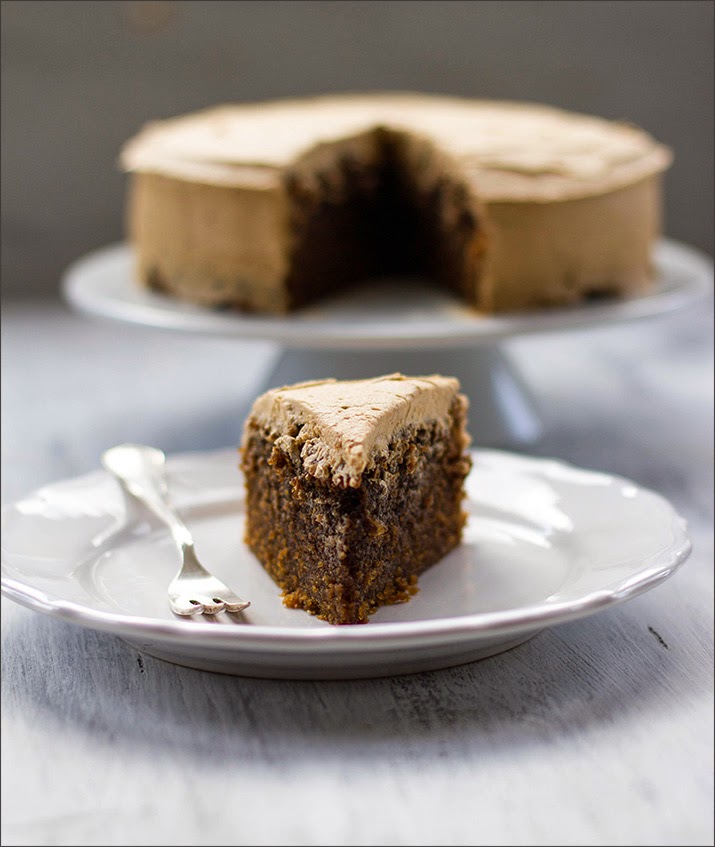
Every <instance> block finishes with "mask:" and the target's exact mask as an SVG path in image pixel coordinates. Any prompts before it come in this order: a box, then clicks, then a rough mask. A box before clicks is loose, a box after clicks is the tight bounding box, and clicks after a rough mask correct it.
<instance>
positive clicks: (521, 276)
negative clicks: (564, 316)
mask: <svg viewBox="0 0 715 847" xmlns="http://www.w3.org/2000/svg"><path fill="white" fill-rule="evenodd" d="M670 160H671V155H670V152H669V151H668V149H667V148H665V147H663V146H662V145H660V144H658V143H657V142H656V141H655V140H654V139H653V138H652V137H651V136H649V135H648V134H647V133H645V132H643V131H642V130H640V129H638V128H636V127H633V126H630V125H628V124H625V123H618V122H614V121H607V120H603V119H600V118H596V117H591V116H587V115H582V114H577V113H572V112H567V111H563V110H560V109H556V108H552V107H548V106H543V105H536V104H527V103H516V102H500V101H485V100H468V99H459V98H454V97H443V96H428V95H419V94H387V93H386V94H367V95H357V94H351V95H335V96H325V97H317V98H310V99H299V100H283V101H274V102H268V103H258V104H244V105H225V106H218V107H214V108H210V109H207V110H204V111H200V112H197V113H194V114H189V115H185V116H181V117H178V118H173V119H168V120H164V121H158V122H154V123H151V124H149V125H147V126H146V127H145V128H144V129H143V130H142V131H140V132H139V134H138V135H137V136H135V137H134V138H133V139H131V140H130V141H129V142H128V143H127V144H126V145H125V147H124V149H123V151H122V155H121V163H122V166H123V168H124V169H125V170H126V171H128V172H129V173H130V174H131V178H130V194H129V201H128V226H129V233H130V239H131V241H132V243H133V245H134V248H135V252H136V257H137V275H138V278H139V280H140V281H141V283H143V284H144V285H145V286H148V287H149V288H151V289H155V290H158V291H161V292H164V293H166V294H168V295H170V296H174V297H178V298H181V299H184V300H188V301H191V302H194V303H199V304H206V305H211V306H222V307H226V306H227V307H233V308H237V309H242V310H250V311H256V312H263V313H287V312H290V311H292V310H294V309H297V308H299V307H301V306H303V305H305V304H309V303H315V302H320V301H321V300H322V299H324V298H327V297H330V296H332V295H335V294H337V293H340V292H341V291H343V290H344V289H345V288H347V287H348V286H350V285H353V284H357V283H359V282H360V280H363V279H366V278H368V277H372V278H378V277H381V276H385V275H393V274H409V275H418V276H423V277H426V278H429V279H431V280H433V281H434V283H435V284H437V285H439V286H441V287H442V288H443V289H445V290H448V291H450V292H452V293H453V294H454V295H455V297H457V298H458V299H459V300H461V301H462V302H463V303H464V304H466V305H467V306H468V307H470V308H471V309H474V310H476V311H478V312H483V313H493V312H513V311H528V310H533V309H539V308H542V307H548V306H555V305H562V304H570V303H577V302H580V301H583V300H585V299H589V298H594V297H602V296H627V295H628V296H629V295H638V294H640V293H643V292H644V291H646V290H648V288H649V286H650V284H651V280H652V277H653V271H652V266H651V248H652V246H653V242H654V240H655V239H656V237H657V236H658V234H659V232H660V207H661V202H660V188H661V175H662V173H663V171H664V170H665V169H666V168H667V167H668V165H669V163H670Z"/></svg>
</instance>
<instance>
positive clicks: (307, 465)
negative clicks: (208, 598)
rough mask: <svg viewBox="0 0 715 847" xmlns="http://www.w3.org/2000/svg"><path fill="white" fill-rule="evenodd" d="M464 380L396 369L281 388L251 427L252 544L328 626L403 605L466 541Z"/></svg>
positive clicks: (247, 446) (289, 600) (247, 445)
mask: <svg viewBox="0 0 715 847" xmlns="http://www.w3.org/2000/svg"><path fill="white" fill-rule="evenodd" d="M466 410H467V400H466V398H465V397H464V396H463V395H462V394H460V393H459V383H458V382H457V380H455V379H452V378H449V377H443V376H438V375H433V376H426V377H406V376H403V375H401V374H391V375H388V376H382V377H378V378H375V379H369V380H352V381H342V382H340V381H336V380H322V381H318V382H312V383H300V384H298V385H293V386H286V387H284V388H279V389H274V390H272V391H269V392H267V393H266V394H264V395H262V396H261V397H259V398H258V399H257V400H256V402H255V403H254V406H253V409H252V411H251V414H250V415H249V417H248V419H247V421H246V424H245V429H244V436H243V442H242V445H241V467H242V470H243V473H244V476H245V482H246V498H247V501H246V502H247V509H246V531H245V541H246V543H247V545H248V546H249V547H250V549H251V550H252V551H253V552H254V553H255V555H256V556H257V558H258V559H259V561H260V562H261V564H262V565H263V567H264V568H265V569H266V571H267V572H268V573H269V574H270V576H271V577H272V578H273V580H274V581H275V582H276V583H277V585H278V586H279V587H280V588H281V589H282V592H283V598H284V602H285V604H286V605H287V606H289V607H292V608H301V609H304V610H305V611H307V612H309V613H311V614H314V615H317V616H318V617H320V618H323V619H324V620H326V621H328V622H329V623H331V624H357V623H366V622H367V620H368V618H369V616H370V615H371V614H372V613H373V612H375V611H376V610H377V609H378V608H379V607H380V606H384V605H387V604H391V603H398V602H404V601H406V600H408V599H409V597H410V596H411V594H412V593H414V591H415V590H416V588H417V580H418V577H419V575H420V574H421V573H423V572H424V571H425V570H427V568H429V567H431V566H432V565H434V564H436V563H437V562H439V561H440V560H441V559H442V558H443V557H444V556H445V555H446V554H447V553H449V552H450V550H452V549H454V548H455V547H456V546H457V545H458V544H459V543H460V539H461V534H462V529H463V527H464V523H465V520H466V517H465V513H464V512H463V510H462V500H463V497H464V493H463V483H464V479H465V477H466V475H467V473H468V472H469V468H470V458H469V454H468V452H467V447H468V444H469V436H468V435H467V431H466Z"/></svg>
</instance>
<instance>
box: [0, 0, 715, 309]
mask: <svg viewBox="0 0 715 847" xmlns="http://www.w3.org/2000/svg"><path fill="white" fill-rule="evenodd" d="M1 9H2V276H1V279H2V291H3V295H4V296H17V295H38V294H44V295H51V296H58V295H57V292H58V282H59V278H60V275H61V272H62V269H63V268H64V267H65V266H66V265H67V263H68V262H70V261H71V260H73V259H74V258H76V257H78V256H79V255H81V254H83V253H85V252H86V251H88V250H91V249H92V248H95V247H99V246H101V245H103V244H105V243H107V242H110V241H116V240H118V239H120V238H121V237H122V209H123V202H124V179H123V177H122V175H121V174H120V173H119V172H118V171H117V170H116V156H117V151H118V149H119V147H120V145H121V144H122V142H124V141H125V139H126V138H127V137H129V136H130V135H132V134H133V133H134V132H135V131H136V130H137V129H138V128H139V127H140V126H141V125H142V124H143V123H144V122H145V121H147V120H150V119H153V118H160V117H165V116H170V115H174V114H178V113H181V112H184V111H188V110H192V109H196V108H200V107H203V106H206V105H209V104H212V103H216V102H222V101H242V100H260V99H264V98H270V97H282V96H287V95H300V94H315V93H321V92H325V91H347V90H353V91H355V90H385V89H393V90H394V89H399V90H423V91H433V92H445V93H455V94H461V95H469V96H477V97H495V98H508V99H523V100H535V101H541V102H546V103H552V104H554V105H558V106H563V107H566V108H571V109H576V110H580V111H584V112H589V113H593V114H599V115H603V116H605V117H610V118H623V119H627V120H630V121H632V122H634V123H636V124H639V125H641V126H643V127H644V128H645V129H647V130H648V131H650V132H651V133H652V134H653V135H655V136H656V137H657V138H659V139H660V140H661V141H663V142H665V143H666V144H668V145H670V146H671V147H672V148H673V149H674V151H675V157H676V158H675V164H674V166H673V168H672V169H671V171H670V172H669V174H668V177H667V183H666V191H667V195H666V196H667V208H666V214H667V218H666V230H667V234H668V235H670V236H671V237H673V238H677V239H680V240H683V241H686V242H688V243H691V244H694V245H696V246H699V247H701V248H703V249H704V250H706V251H707V252H710V253H711V252H712V250H713V197H712V185H713V35H712V34H713V4H712V3H711V2H709V0H705V2H687V0H676V2H665V0H663V2H604V0H599V1H598V2H585V1H584V2H580V1H578V0H575V1H574V2H476V1H475V2H448V0H440V2H400V1H399V0H394V1H393V0H382V2H381V0H373V1H372V2H370V0H367V1H366V2H297V0H290V2H280V1H279V0H273V2H268V1H267V0H266V1H265V2H260V0H256V2H178V3H176V2H175V3H156V2H152V3H146V2H145V3H139V2H124V3H120V2H102V3H93V2H26V1H25V2H12V0H5V2H3V3H2V6H1Z"/></svg>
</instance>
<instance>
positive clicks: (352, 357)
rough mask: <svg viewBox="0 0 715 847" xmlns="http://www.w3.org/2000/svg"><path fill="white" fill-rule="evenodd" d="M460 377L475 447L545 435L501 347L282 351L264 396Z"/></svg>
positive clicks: (522, 441)
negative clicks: (325, 385) (297, 387)
mask: <svg viewBox="0 0 715 847" xmlns="http://www.w3.org/2000/svg"><path fill="white" fill-rule="evenodd" d="M396 371H399V372H400V373H403V374H407V375H409V376H418V375H426V374H434V373H439V374H443V375H445V376H456V377H457V379H459V381H460V383H461V385H462V391H463V393H464V394H466V395H467V397H468V398H469V401H470V405H469V431H470V433H471V434H472V438H473V439H474V442H475V443H476V444H479V445H480V446H486V447H514V446H519V445H524V444H531V443H533V442H534V441H536V440H537V439H538V438H539V437H540V436H541V434H542V425H541V421H540V420H539V417H538V415H537V413H536V408H535V404H534V401H533V399H532V397H531V394H530V393H529V391H528V389H527V387H526V386H525V384H524V382H523V380H522V378H521V377H520V375H519V373H518V371H517V370H516V368H515V367H514V365H513V364H512V363H511V361H510V360H509V358H508V356H507V354H506V353H505V352H504V351H503V350H502V349H501V348H500V347H499V346H497V345H494V344H488V345H478V346H475V347H471V348H468V349H464V348H456V349H451V350H430V349H422V350H378V351H375V350H304V349H292V348H288V349H284V350H283V351H282V352H281V354H280V355H279V357H278V360H277V361H276V363H275V365H274V367H273V370H272V371H271V372H270V374H268V376H267V377H266V379H265V381H264V385H263V390H265V391H267V390H268V389H269V388H277V387H279V386H281V385H291V384H292V383H295V382H304V381H308V380H315V379H321V378H324V377H335V378H336V379H365V378H370V377H374V376H380V375H381V374H388V373H394V372H396Z"/></svg>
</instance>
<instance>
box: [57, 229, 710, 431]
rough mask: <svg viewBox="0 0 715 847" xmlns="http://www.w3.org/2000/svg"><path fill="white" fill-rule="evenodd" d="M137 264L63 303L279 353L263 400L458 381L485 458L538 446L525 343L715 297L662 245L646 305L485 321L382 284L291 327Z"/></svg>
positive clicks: (299, 316) (120, 255)
mask: <svg viewBox="0 0 715 847" xmlns="http://www.w3.org/2000/svg"><path fill="white" fill-rule="evenodd" d="M132 261H133V257H132V252H131V249H130V248H129V247H128V246H127V245H126V244H117V245H111V246H109V247H105V248H102V249H100V250H97V251H96V252H93V253H91V254H89V255H88V256H85V257H84V258H82V259H80V260H78V261H77V262H75V263H74V264H73V265H72V266H71V267H70V268H69V269H68V270H67V272H66V274H65V277H64V279H63V293H64V296H65V297H66V299H67V300H68V302H69V303H70V304H71V305H72V306H73V307H75V308H77V309H78V310H80V311H82V312H84V313H86V314H89V315H92V316H96V317H102V318H108V319H111V320H115V321H121V322H126V323H131V324H138V325H143V326H147V327H154V328H158V329H166V330H173V331H177V332H188V333H193V334H197V335H209V336H221V337H230V338H237V339H241V340H243V341H246V340H255V341H259V340H260V341H272V342H274V343H277V344H279V345H281V346H282V354H281V355H280V356H279V358H278V360H277V363H276V364H275V366H274V367H273V369H272V371H271V372H270V373H269V374H267V375H266V377H265V380H264V388H265V389H268V388H272V387H275V386H277V385H286V384H290V383H293V382H299V381H302V380H311V379H319V378H323V377H328V376H332V377H336V378H338V379H355V378H360V377H371V376H378V375H380V374H385V373H392V372H394V371H400V372H402V373H406V374H412V375H417V374H428V373H442V374H448V375H452V376H456V377H458V378H459V380H460V381H461V383H462V389H463V391H464V392H465V393H466V394H467V395H468V396H469V397H470V399H471V401H472V403H471V409H470V419H471V421H472V423H473V427H474V431H475V432H479V443H480V445H483V446H485V445H486V446H504V447H505V446H518V445H520V444H528V443H530V442H533V441H534V440H536V439H537V438H538V437H539V435H540V433H541V429H542V428H541V423H540V421H539V418H538V416H537V414H536V412H535V408H534V403H533V401H532V399H531V397H530V394H529V392H528V389H527V388H526V386H525V385H524V382H523V380H522V379H521V377H520V375H519V374H518V372H517V371H516V369H515V368H514V366H513V364H512V363H511V362H510V360H509V358H508V356H507V354H506V353H505V352H504V350H503V349H502V346H503V342H506V341H508V340H509V339H512V338H515V337H517V336H521V335H526V334H533V333H546V332H556V331H562V330H573V329H576V328H579V327H590V326H596V325H604V324H613V323H616V322H621V321H631V320H635V319H641V318H650V317H654V316H656V315H662V314H665V313H668V312H672V311H674V310H676V309H679V308H682V307H684V306H687V305H691V304H693V303H694V302H696V301H697V300H699V299H702V298H704V297H705V296H707V294H708V293H709V292H710V291H711V290H712V277H713V266H712V261H711V260H710V258H709V257H707V256H705V255H704V254H702V253H700V252H698V251H697V250H695V249H693V248H691V247H687V246H685V245H683V244H680V243H677V242H674V241H667V240H663V241H661V242H660V243H659V244H658V245H657V249H656V251H655V265H656V269H657V282H656V286H655V287H654V289H653V291H652V292H651V293H649V294H647V295H645V296H641V297H636V298H632V299H627V300H598V301H594V302H590V303H586V304H582V305H579V306H576V307H572V308H559V309H553V310H549V311H544V312H540V313H529V314H512V315H508V316H481V315H478V314H475V313H474V312H473V311H470V310H469V309H467V308H465V307H464V306H462V305H461V304H460V303H459V302H458V301H457V300H455V299H454V298H453V297H451V296H450V295H447V294H443V293H440V292H438V291H436V290H434V289H433V288H432V287H430V286H429V284H427V283H426V282H425V281H423V280H404V279H403V280H392V279H387V280H374V281H371V282H369V283H367V284H366V285H361V286H360V287H359V288H355V289H353V290H352V291H351V292H349V293H348V294H344V295H340V296H338V297H335V298H333V299H331V300H329V301H324V302H321V304H320V305H318V306H314V307H309V308H305V309H302V310H300V311H299V312H297V313H295V314H293V315H290V316H287V317H264V316H259V315H251V314H242V313H237V312H233V311H218V310H212V309H207V308H202V307H198V306H192V305H189V304H186V303H181V302H178V301H176V300H173V299H170V298H168V297H165V296H163V295H160V294H156V293H153V292H149V291H146V290H144V289H142V288H140V287H139V286H138V285H137V284H136V283H135V281H134V275H133V266H132Z"/></svg>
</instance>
